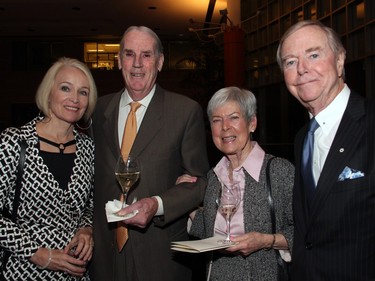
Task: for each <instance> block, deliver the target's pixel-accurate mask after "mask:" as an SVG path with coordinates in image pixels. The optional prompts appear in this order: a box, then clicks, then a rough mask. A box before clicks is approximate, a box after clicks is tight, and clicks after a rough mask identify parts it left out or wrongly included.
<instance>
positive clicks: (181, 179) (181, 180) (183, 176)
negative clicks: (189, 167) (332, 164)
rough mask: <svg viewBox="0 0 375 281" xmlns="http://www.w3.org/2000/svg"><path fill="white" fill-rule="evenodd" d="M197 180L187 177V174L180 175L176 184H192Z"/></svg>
mask: <svg viewBox="0 0 375 281" xmlns="http://www.w3.org/2000/svg"><path fill="white" fill-rule="evenodd" d="M197 179H198V178H197V177H193V176H191V175H188V174H183V175H181V176H179V177H178V178H177V180H176V184H179V183H183V182H190V183H193V182H196V181H197Z"/></svg>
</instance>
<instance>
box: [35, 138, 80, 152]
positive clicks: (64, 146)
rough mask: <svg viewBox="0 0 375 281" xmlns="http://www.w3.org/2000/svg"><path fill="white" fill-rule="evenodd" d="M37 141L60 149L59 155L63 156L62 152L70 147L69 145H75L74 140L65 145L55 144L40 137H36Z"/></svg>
mask: <svg viewBox="0 0 375 281" xmlns="http://www.w3.org/2000/svg"><path fill="white" fill-rule="evenodd" d="M38 138H39V140H40V141H42V142H45V143H48V144H50V145H52V146H55V147H57V148H58V149H60V154H64V150H65V148H66V147H67V146H70V145H73V144H75V143H76V140H71V141H68V142H66V143H57V142H53V141H51V140H49V139H45V138H43V137H41V136H38Z"/></svg>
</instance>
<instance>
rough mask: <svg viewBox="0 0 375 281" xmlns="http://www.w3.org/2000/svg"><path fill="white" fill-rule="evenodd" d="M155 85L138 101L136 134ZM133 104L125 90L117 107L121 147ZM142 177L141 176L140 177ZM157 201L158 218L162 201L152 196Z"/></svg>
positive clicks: (162, 210)
mask: <svg viewBox="0 0 375 281" xmlns="http://www.w3.org/2000/svg"><path fill="white" fill-rule="evenodd" d="M155 89H156V85H155V86H154V87H153V88H152V89H151V92H150V93H149V94H148V95H147V96H145V97H144V98H143V99H142V100H139V101H137V102H139V103H140V104H141V106H140V107H139V108H138V110H137V111H136V112H135V115H136V118H137V132H138V130H139V127H140V126H141V123H142V120H143V117H144V116H145V114H146V111H147V107H148V106H149V104H150V102H151V99H152V97H153V96H154V94H155ZM132 102H133V99H132V98H131V97H130V96H129V93H128V91H127V90H126V89H125V90H124V92H123V93H122V95H121V99H120V106H119V113H118V124H117V126H118V141H119V144H120V145H121V143H122V137H123V135H124V129H125V123H126V118H127V117H128V114H129V111H130V104H131V103H132ZM141 176H142V175H141ZM153 197H154V198H156V200H157V201H158V210H157V212H156V214H155V215H156V216H160V215H163V214H164V207H163V201H162V200H161V198H160V197H159V196H153Z"/></svg>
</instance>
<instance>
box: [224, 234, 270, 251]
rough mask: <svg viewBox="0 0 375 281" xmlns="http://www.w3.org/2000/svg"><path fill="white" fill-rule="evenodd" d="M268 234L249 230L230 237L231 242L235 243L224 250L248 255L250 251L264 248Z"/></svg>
mask: <svg viewBox="0 0 375 281" xmlns="http://www.w3.org/2000/svg"><path fill="white" fill-rule="evenodd" d="M268 236H269V234H263V233H260V232H255V231H252V232H249V233H245V234H243V235H239V236H236V237H231V240H232V241H233V242H236V243H237V244H236V245H234V246H231V247H229V248H226V249H225V251H226V252H230V253H235V252H237V253H239V254H241V255H242V256H248V255H250V254H251V253H254V252H256V251H259V250H261V249H264V248H265V247H266V245H267V242H268V238H269V237H268Z"/></svg>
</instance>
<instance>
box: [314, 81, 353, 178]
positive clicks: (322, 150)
mask: <svg viewBox="0 0 375 281" xmlns="http://www.w3.org/2000/svg"><path fill="white" fill-rule="evenodd" d="M349 96H350V89H349V87H348V86H347V85H346V84H345V86H344V88H343V89H342V91H341V92H340V93H339V94H338V95H337V96H336V98H335V99H334V100H333V101H332V102H331V103H330V104H329V105H328V106H327V107H326V108H325V109H324V110H322V111H321V112H319V114H318V115H316V116H315V119H316V121H317V122H318V123H319V128H318V129H317V130H316V131H315V134H314V154H313V176H314V179H315V182H316V183H317V182H318V180H319V177H320V174H321V172H322V170H323V166H324V163H325V161H326V158H327V155H328V152H329V149H330V148H331V145H332V142H333V139H334V138H335V135H336V132H337V129H338V127H339V125H340V122H341V119H342V116H343V115H344V111H345V109H346V106H347V105H348V101H349ZM310 117H312V115H311V114H310Z"/></svg>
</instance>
